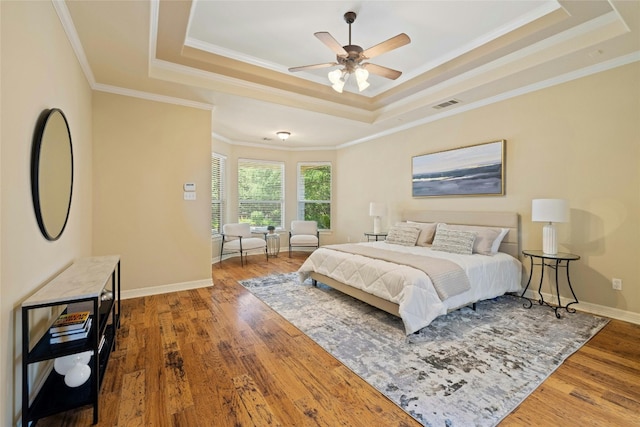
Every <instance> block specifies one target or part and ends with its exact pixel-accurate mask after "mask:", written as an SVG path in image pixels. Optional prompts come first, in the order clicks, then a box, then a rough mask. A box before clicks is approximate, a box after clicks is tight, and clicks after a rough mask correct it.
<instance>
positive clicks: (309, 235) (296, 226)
mask: <svg viewBox="0 0 640 427" xmlns="http://www.w3.org/2000/svg"><path fill="white" fill-rule="evenodd" d="M319 247H320V232H319V231H318V223H317V222H316V221H297V220H296V221H291V230H289V257H291V250H292V249H293V248H316V249H317V248H319Z"/></svg>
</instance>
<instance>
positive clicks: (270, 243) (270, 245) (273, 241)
mask: <svg viewBox="0 0 640 427" xmlns="http://www.w3.org/2000/svg"><path fill="white" fill-rule="evenodd" d="M264 240H266V241H267V257H268V258H274V257H277V256H278V254H279V253H280V235H279V234H278V233H265V235H264Z"/></svg>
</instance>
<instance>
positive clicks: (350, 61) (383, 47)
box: [289, 12, 411, 93]
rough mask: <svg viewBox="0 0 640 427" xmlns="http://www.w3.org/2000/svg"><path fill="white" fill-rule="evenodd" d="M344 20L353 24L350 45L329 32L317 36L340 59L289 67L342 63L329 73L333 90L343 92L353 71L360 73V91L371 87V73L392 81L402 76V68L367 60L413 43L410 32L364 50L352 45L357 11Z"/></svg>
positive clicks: (294, 70)
mask: <svg viewBox="0 0 640 427" xmlns="http://www.w3.org/2000/svg"><path fill="white" fill-rule="evenodd" d="M344 20H345V22H346V23H347V24H349V44H348V45H346V46H341V45H340V43H338V41H337V40H336V39H335V38H333V36H332V35H331V34H329V33H328V32H326V31H322V32H318V33H314V36H316V37H317V38H318V39H319V40H320V41H321V42H322V43H324V44H325V45H326V46H327V47H329V49H331V50H332V51H334V52H335V54H336V62H327V63H324V64H314V65H304V66H302V67H292V68H289V71H290V72H296V71H304V70H314V69H318V68H328V67H333V66H336V65H340V66H342V67H343V68H341V69H337V70H333V71H330V72H329V75H328V77H329V81H331V83H332V84H333V85H332V87H333V89H334V90H336V91H337V92H340V93H342V88H343V87H344V84H345V83H346V81H347V79H348V78H349V76H350V75H351V74H355V75H356V79H357V83H358V89H359V90H360V92H362V91H363V90H364V89H366V88H367V87H369V83H368V82H367V78H368V77H369V72H371V73H373V74H376V75H378V76H382V77H385V78H387V79H391V80H395V79H397V78H398V77H400V76H401V75H402V72H401V71H398V70H393V69H391V68H387V67H383V66H381V65H376V64H371V63H369V62H363V61H365V60H367V59H371V58H373V57H376V56H378V55H381V54H383V53H385V52H389V51H390V50H393V49H397V48H399V47H401V46H404V45H406V44H409V43H411V39H410V38H409V36H408V35H406V34H405V33H401V34H398V35H397V36H395V37H391V38H390V39H388V40H385V41H383V42H382V43H379V44H377V45H375V46H373V47H370V48H369V49H367V50H364V49H362V48H361V47H360V46H358V45H354V44H351V24H353V23H354V22H355V20H356V13H355V12H347V13H345V14H344Z"/></svg>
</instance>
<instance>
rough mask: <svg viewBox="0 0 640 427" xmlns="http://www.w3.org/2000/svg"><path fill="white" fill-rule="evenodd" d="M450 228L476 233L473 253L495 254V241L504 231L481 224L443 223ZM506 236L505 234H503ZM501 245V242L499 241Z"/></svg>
mask: <svg viewBox="0 0 640 427" xmlns="http://www.w3.org/2000/svg"><path fill="white" fill-rule="evenodd" d="M443 225H445V226H446V228H447V229H449V230H458V231H466V232H469V233H475V235H476V240H475V242H474V244H473V253H476V254H482V255H493V254H495V252H494V251H493V250H492V249H493V248H492V247H493V243H494V242H495V240H496V239H497V238H498V236H499V235H500V233H501V232H502V229H501V228H495V227H482V226H479V225H457V224H455V225H454V224H443ZM503 237H504V236H503ZM498 246H500V243H498Z"/></svg>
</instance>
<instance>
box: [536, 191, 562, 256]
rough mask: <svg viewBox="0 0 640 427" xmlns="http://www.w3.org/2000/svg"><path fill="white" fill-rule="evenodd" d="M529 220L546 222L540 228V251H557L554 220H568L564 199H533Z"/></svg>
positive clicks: (550, 252)
mask: <svg viewBox="0 0 640 427" xmlns="http://www.w3.org/2000/svg"><path fill="white" fill-rule="evenodd" d="M531 221H534V222H546V223H547V224H546V225H545V226H544V228H543V229H542V252H544V253H545V254H547V255H556V254H557V253H558V239H557V236H556V225H555V224H554V223H556V222H568V221H569V203H568V202H567V201H566V200H564V199H534V200H533V201H532V203H531Z"/></svg>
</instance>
